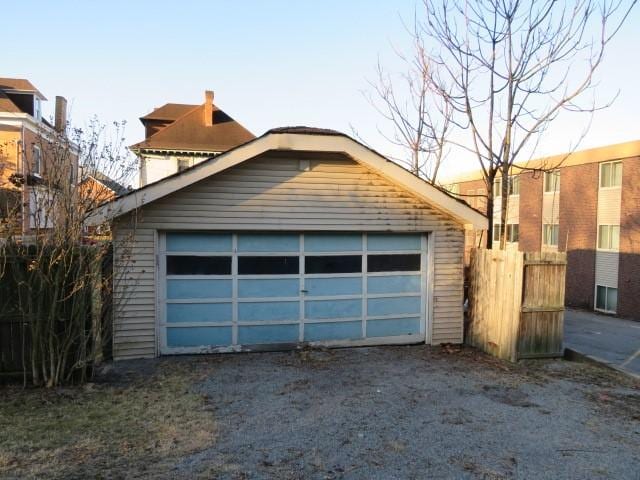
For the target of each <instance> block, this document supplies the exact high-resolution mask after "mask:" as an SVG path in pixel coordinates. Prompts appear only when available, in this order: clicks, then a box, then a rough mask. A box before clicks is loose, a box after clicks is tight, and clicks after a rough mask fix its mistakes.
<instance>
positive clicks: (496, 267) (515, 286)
mask: <svg viewBox="0 0 640 480" xmlns="http://www.w3.org/2000/svg"><path fill="white" fill-rule="evenodd" d="M566 267H567V256H566V254H565V253H557V252H535V253H523V252H518V251H505V250H485V249H474V250H472V252H471V264H470V267H469V323H468V328H467V332H466V342H467V343H468V344H470V345H473V346H475V347H477V348H480V349H481V350H484V351H485V352H487V353H490V354H492V355H495V356H496V357H499V358H502V359H505V360H510V361H512V362H515V361H517V360H519V359H523V358H542V357H557V356H561V355H562V353H563V351H562V328H563V320H564V281H565V273H566Z"/></svg>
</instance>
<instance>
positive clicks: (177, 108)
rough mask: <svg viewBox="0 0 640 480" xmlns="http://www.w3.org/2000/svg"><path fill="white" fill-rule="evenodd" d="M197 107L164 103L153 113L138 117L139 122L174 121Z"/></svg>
mask: <svg viewBox="0 0 640 480" xmlns="http://www.w3.org/2000/svg"><path fill="white" fill-rule="evenodd" d="M197 106H198V105H187V104H184V103H165V104H164V105H163V106H161V107H158V108H156V109H154V110H153V112H151V113H148V114H146V115H145V116H144V117H140V120H142V121H143V123H144V120H176V119H177V118H179V117H181V116H182V115H184V114H185V113H188V112H189V111H191V110H193V109H194V108H196V107H197Z"/></svg>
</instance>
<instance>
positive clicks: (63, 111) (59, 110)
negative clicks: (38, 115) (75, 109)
mask: <svg viewBox="0 0 640 480" xmlns="http://www.w3.org/2000/svg"><path fill="white" fill-rule="evenodd" d="M54 127H55V129H56V131H58V132H60V133H63V132H64V131H65V130H66V129H67V99H66V98H64V97H59V96H56V113H55V118H54Z"/></svg>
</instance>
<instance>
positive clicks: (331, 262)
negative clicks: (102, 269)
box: [92, 127, 486, 358]
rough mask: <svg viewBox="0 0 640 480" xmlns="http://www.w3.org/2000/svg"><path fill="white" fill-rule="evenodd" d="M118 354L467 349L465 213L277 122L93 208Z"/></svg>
mask: <svg viewBox="0 0 640 480" xmlns="http://www.w3.org/2000/svg"><path fill="white" fill-rule="evenodd" d="M105 219H112V220H113V224H112V228H113V233H114V249H115V263H114V295H115V304H114V356H115V357H116V358H135V357H152V356H157V355H162V354H177V353H197V352H203V353H204V352H226V351H243V350H264V349H281V348H296V347H299V346H302V345H306V344H311V345H327V346H335V345H373V344H404V343H421V342H427V343H433V344H436V343H442V342H454V343H459V342H461V341H462V326H463V319H462V301H463V299H462V288H463V271H462V268H463V260H462V254H463V248H464V229H465V228H466V227H467V226H474V227H475V228H486V219H485V218H484V216H482V215H481V214H480V213H478V212H476V211H475V210H473V209H471V208H469V207H468V206H466V204H464V203H462V202H459V201H458V200H456V199H454V198H452V197H450V196H449V195H447V194H446V193H444V192H442V191H440V190H438V189H436V188H434V187H433V186H431V185H429V184H427V183H426V182H424V181H422V180H421V179H419V178H418V177H415V176H414V175H412V174H411V173H409V172H407V171H406V170H404V169H402V168H401V167H399V166H398V165H396V164H395V163H392V162H390V161H388V160H387V159H386V158H384V157H382V156H380V155H379V154H377V153H376V152H374V151H372V150H370V149H368V148H366V147H364V146H363V145H361V144H359V143H358V142H356V141H354V140H353V139H351V138H349V137H347V136H345V135H342V134H339V133H337V132H333V131H327V130H316V129H309V128H299V127H297V128H285V129H276V130H271V131H269V132H267V133H266V134H265V135H263V136H262V137H259V138H257V139H255V140H253V141H251V142H248V143H247V144H244V145H241V146H240V147H237V148H236V149H234V150H231V151H229V152H227V153H225V154H223V155H220V156H219V157H216V158H214V159H211V160H208V161H206V162H203V163H202V164H199V165H197V166H195V167H193V168H191V169H188V170H185V171H183V172H181V173H179V174H177V175H174V176H172V177H168V178H166V179H164V180H162V181H160V182H157V183H154V184H151V185H148V186H147V187H145V188H142V189H140V190H138V191H135V192H133V193H131V194H129V195H126V196H124V197H120V198H119V199H116V200H115V201H113V202H111V203H109V204H107V205H105V206H104V207H102V208H101V209H100V210H99V211H98V212H97V213H96V215H95V217H94V218H93V220H92V221H93V222H94V223H99V222H102V221H104V220H105Z"/></svg>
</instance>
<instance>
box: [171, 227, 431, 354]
mask: <svg viewBox="0 0 640 480" xmlns="http://www.w3.org/2000/svg"><path fill="white" fill-rule="evenodd" d="M426 245H427V243H426V237H425V235H423V234H359V233H356V234H354V233H313V234H311V233H305V234H300V233H278V234H269V233H238V234H231V233H228V234H227V233H189V232H168V233H166V234H163V235H160V241H159V250H160V252H159V254H160V258H159V263H160V268H159V284H160V288H159V307H160V311H159V320H160V325H159V326H160V339H161V340H160V341H161V352H162V353H169V354H170V353H187V352H207V351H225V350H228V351H234V350H242V349H254V348H279V347H281V346H282V345H295V344H299V343H301V342H309V343H312V344H327V345H336V344H337V345H341V344H344V345H358V344H377V343H380V344H382V343H413V342H420V341H424V339H425V331H426V321H425V319H426V294H425V292H426V284H427V282H426V265H427V251H426Z"/></svg>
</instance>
